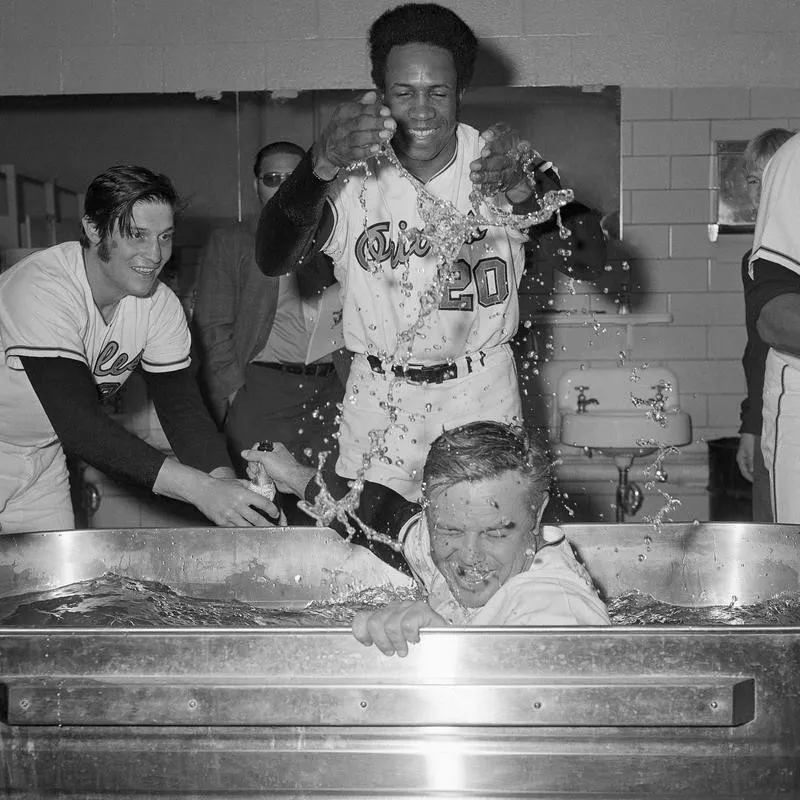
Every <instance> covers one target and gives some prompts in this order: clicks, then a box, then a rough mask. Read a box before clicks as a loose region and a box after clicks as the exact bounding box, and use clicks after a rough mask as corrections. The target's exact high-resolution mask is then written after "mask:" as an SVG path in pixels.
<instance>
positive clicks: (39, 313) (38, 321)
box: [0, 242, 190, 449]
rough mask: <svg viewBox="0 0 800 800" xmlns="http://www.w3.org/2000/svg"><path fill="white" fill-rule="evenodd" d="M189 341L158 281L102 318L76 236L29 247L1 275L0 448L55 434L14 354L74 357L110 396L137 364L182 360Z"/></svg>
mask: <svg viewBox="0 0 800 800" xmlns="http://www.w3.org/2000/svg"><path fill="white" fill-rule="evenodd" d="M189 348H190V335H189V328H188V325H187V323H186V316H185V314H184V311H183V308H182V306H181V303H180V300H179V299H178V298H177V296H176V295H175V294H174V293H173V292H172V291H171V290H170V289H169V288H168V287H167V286H165V285H164V284H162V283H160V282H159V283H157V285H156V289H155V291H154V292H153V293H152V295H150V296H149V297H145V298H140V297H132V296H127V297H124V298H123V299H122V300H121V301H120V302H119V305H118V306H117V308H116V311H115V312H114V316H113V318H112V319H111V321H110V322H109V323H108V324H106V322H105V321H104V320H103V317H102V315H101V314H100V311H99V310H98V308H97V306H96V305H95V303H94V299H93V297H92V292H91V289H90V288H89V283H88V281H87V279H86V269H85V267H84V262H83V253H82V249H81V246H80V244H79V243H78V242H66V243H64V244H59V245H56V246H55V247H50V248H49V249H47V250H43V251H40V252H37V253H33V254H32V255H30V256H28V258H26V259H24V260H23V261H21V262H19V263H18V264H16V265H15V266H14V267H12V268H11V269H10V270H8V271H7V272H5V273H3V275H1V276H0V350H2V354H0V449H1V447H2V443H3V442H7V443H9V444H10V445H15V446H20V445H23V446H34V447H36V446H39V447H40V446H43V445H46V444H48V443H50V442H52V441H54V440H55V438H56V436H55V431H54V430H53V427H52V425H51V424H50V420H49V419H48V417H47V415H46V414H45V412H44V409H43V408H42V406H41V403H40V402H39V399H38V397H37V396H36V393H35V392H34V390H33V387H32V386H31V384H30V382H29V381H28V378H27V376H26V375H25V372H24V370H23V368H22V364H21V362H20V356H47V357H62V358H71V359H74V360H76V361H80V362H81V363H83V364H86V365H87V366H88V367H89V369H90V370H91V372H92V377H93V378H94V381H95V383H96V384H97V388H98V391H99V392H100V394H101V396H103V397H109V396H110V395H112V394H114V392H116V391H117V390H118V389H119V387H120V386H122V384H123V383H125V381H126V380H127V379H128V378H129V377H130V375H131V373H132V372H133V370H134V369H135V368H136V367H137V366H138V365H139V364H140V363H141V365H142V367H143V368H144V369H145V370H147V371H148V372H169V371H172V370H178V369H182V368H184V367H187V366H188V365H189V363H190V357H189Z"/></svg>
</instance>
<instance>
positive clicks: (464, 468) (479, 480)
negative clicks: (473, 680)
mask: <svg viewBox="0 0 800 800" xmlns="http://www.w3.org/2000/svg"><path fill="white" fill-rule="evenodd" d="M243 455H244V456H245V458H246V459H247V460H248V461H250V462H251V464H252V469H253V471H254V472H255V471H256V469H260V468H261V467H263V468H265V469H266V470H267V472H269V473H270V474H271V475H272V477H273V479H274V480H275V481H276V483H277V485H278V488H280V489H282V490H287V491H294V492H295V493H303V494H304V495H305V496H306V497H307V498H308V497H311V496H312V495H313V494H314V493H315V490H316V489H317V488H318V487H316V484H315V481H314V480H313V476H314V471H313V470H310V469H309V468H306V467H302V466H301V465H299V464H297V462H294V459H293V458H292V457H291V455H290V454H289V453H288V451H286V449H285V448H283V447H282V446H281V445H277V446H276V449H275V450H273V452H271V453H260V452H257V451H253V450H248V451H245V452H244V453H243ZM259 465H260V466H259ZM548 466H549V465H548V462H547V459H546V458H545V456H544V454H543V453H542V452H541V451H540V450H539V449H537V448H536V447H534V446H533V445H532V444H531V443H530V442H529V440H528V437H527V436H526V435H525V433H524V431H523V430H522V429H521V428H518V427H515V426H510V425H505V424H503V423H499V422H474V423H470V424H468V425H464V426H462V427H459V428H456V429H454V430H450V431H444V432H443V433H442V434H441V435H440V436H439V437H438V438H437V439H435V440H434V442H433V443H432V445H431V447H430V450H429V452H428V456H427V459H426V461H425V467H424V472H423V503H422V506H420V505H418V504H415V503H410V502H408V501H406V500H404V499H403V498H401V497H399V496H398V495H397V494H396V493H394V492H392V491H391V490H389V489H386V488H385V487H381V486H378V485H376V484H369V483H368V484H367V485H366V487H365V491H364V493H363V495H362V498H361V503H360V505H359V509H358V514H359V517H360V518H361V519H362V520H363V521H364V522H366V523H367V524H368V525H370V526H371V527H373V528H374V529H375V530H378V531H379V532H383V533H388V534H390V535H392V536H396V537H397V539H398V540H399V541H400V542H401V543H402V554H403V556H404V557H405V560H406V562H407V564H408V567H410V570H411V572H412V573H413V575H414V577H415V578H416V579H417V580H418V581H419V583H420V584H421V585H422V586H423V588H424V589H425V592H426V595H427V597H426V600H424V601H423V600H417V601H399V602H394V603H390V604H389V605H387V606H386V607H385V608H382V609H379V610H377V611H373V612H362V613H360V614H359V615H357V616H356V618H355V620H354V622H353V633H354V634H355V636H356V638H357V639H358V640H359V641H360V642H362V643H363V644H366V645H370V644H374V645H376V646H377V647H378V648H379V649H380V650H381V651H382V652H384V653H386V654H387V655H392V654H394V653H397V654H398V655H400V656H405V655H406V654H407V653H408V643H409V642H417V641H419V631H420V629H421V628H425V627H431V626H441V625H447V624H454V625H608V624H609V618H608V614H607V612H606V609H605V607H604V605H603V603H602V602H601V600H600V598H599V596H598V594H597V592H596V590H595V588H594V585H593V584H592V579H591V577H590V576H589V574H588V572H587V571H586V569H585V568H584V567H583V566H582V565H581V564H579V563H578V561H577V560H576V559H575V556H574V554H573V552H572V548H571V547H570V545H569V543H568V542H567V540H566V539H565V537H564V535H563V534H562V533H561V532H560V531H559V530H558V529H557V528H552V527H546V528H543V527H542V525H541V519H542V513H543V512H544V509H545V507H546V505H547V501H548V491H547V489H548ZM328 477H329V476H327V475H326V478H328ZM331 477H332V476H331ZM331 483H332V482H328V488H329V489H330V490H331V491H332V492H333V493H334V494H338V495H342V494H344V491H345V490H346V484H344V485H343V484H338V485H336V484H334V485H333V486H331ZM362 541H363V540H362ZM375 549H376V552H377V553H378V554H379V555H381V556H384V555H386V554H387V553H390V552H391V548H389V547H388V546H386V545H382V546H378V547H376V548H375ZM387 560H389V559H387Z"/></svg>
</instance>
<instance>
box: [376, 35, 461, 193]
mask: <svg viewBox="0 0 800 800" xmlns="http://www.w3.org/2000/svg"><path fill="white" fill-rule="evenodd" d="M456 82H457V76H456V68H455V64H454V63H453V56H452V55H451V54H450V53H449V52H448V51H447V50H444V49H442V48H441V47H435V46H433V45H427V44H405V45H399V46H397V47H393V48H392V49H391V50H390V51H389V57H388V58H387V60H386V75H385V91H384V97H383V101H384V103H385V104H386V105H387V106H388V107H389V109H390V110H391V112H392V117H394V119H395V121H396V122H397V132H396V133H395V135H394V138H393V139H392V145H393V147H394V149H395V151H396V152H397V155H398V158H399V159H400V161H401V163H402V164H403V165H404V166H405V167H406V168H407V169H409V170H410V171H411V172H412V173H413V174H415V175H416V176H417V177H418V178H421V179H422V180H427V179H428V178H430V177H432V176H433V175H435V174H436V173H437V172H438V171H439V170H440V169H441V168H442V167H443V166H444V165H445V164H446V163H447V162H448V161H449V160H450V158H451V156H452V155H453V152H454V151H455V142H456V140H455V131H456V125H457V122H458V119H457V117H458V106H459V101H460V99H461V98H460V94H459V92H458V91H457V88H456Z"/></svg>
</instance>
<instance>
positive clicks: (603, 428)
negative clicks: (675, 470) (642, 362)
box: [558, 367, 692, 457]
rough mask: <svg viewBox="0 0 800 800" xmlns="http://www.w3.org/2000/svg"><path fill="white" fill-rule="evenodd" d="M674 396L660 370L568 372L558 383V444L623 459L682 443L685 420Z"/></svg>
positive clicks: (687, 432) (669, 378)
mask: <svg viewBox="0 0 800 800" xmlns="http://www.w3.org/2000/svg"><path fill="white" fill-rule="evenodd" d="M677 398H678V381H677V378H676V377H675V374H674V373H673V372H672V371H671V370H669V369H666V368H664V367H648V368H646V369H645V368H635V367H613V368H597V367H594V368H587V369H573V370H568V371H567V372H565V373H564V375H562V376H561V379H560V381H559V393H558V404H559V410H560V415H561V433H560V440H561V443H562V444H566V445H571V446H573V447H588V448H591V449H593V450H599V451H600V452H602V453H606V454H607V455H611V456H628V457H637V456H644V455H648V454H650V453H653V452H655V451H656V450H658V449H659V448H661V447H670V446H671V447H680V446H682V445H687V444H689V443H690V442H691V440H692V425H691V419H690V417H689V415H688V414H687V413H686V412H685V411H681V410H680V408H679V407H678V403H677Z"/></svg>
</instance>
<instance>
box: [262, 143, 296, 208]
mask: <svg viewBox="0 0 800 800" xmlns="http://www.w3.org/2000/svg"><path fill="white" fill-rule="evenodd" d="M299 163H300V156H298V155H295V154H294V153H270V154H269V155H267V156H264V158H262V159H261V164H259V169H258V178H256V194H257V195H258V199H259V200H260V201H261V205H262V206H263V205H265V204H266V202H267V201H268V200H269V199H270V198H271V197H272V196H273V195H274V194H275V192H277V191H278V188H279V187H280V185H281V184H282V183H283V182H284V181H285V180H286V178H288V177H289V175H291V174H292V173H293V172H294V169H295V167H296V166H297V165H298V164H299Z"/></svg>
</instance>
